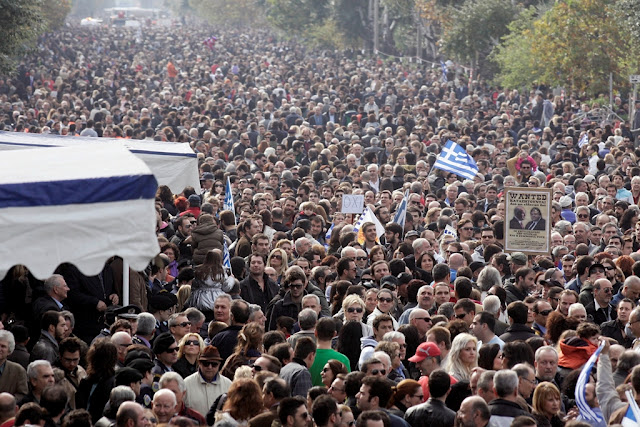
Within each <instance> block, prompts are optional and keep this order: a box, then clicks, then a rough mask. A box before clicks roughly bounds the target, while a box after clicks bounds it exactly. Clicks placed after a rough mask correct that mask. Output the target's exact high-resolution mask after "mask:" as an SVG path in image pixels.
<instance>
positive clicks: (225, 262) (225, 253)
mask: <svg viewBox="0 0 640 427" xmlns="http://www.w3.org/2000/svg"><path fill="white" fill-rule="evenodd" d="M222 266H223V267H224V268H228V269H229V270H231V255H229V247H228V246H227V241H226V240H225V241H224V247H223V248H222Z"/></svg>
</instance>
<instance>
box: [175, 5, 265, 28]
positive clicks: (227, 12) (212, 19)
mask: <svg viewBox="0 0 640 427" xmlns="http://www.w3.org/2000/svg"><path fill="white" fill-rule="evenodd" d="M173 1H178V2H184V1H185V0H173ZM187 3H188V4H186V5H185V4H182V5H181V9H180V10H181V11H182V12H181V13H182V14H188V13H195V15H196V16H199V17H201V18H204V19H206V20H207V22H209V23H210V24H213V25H235V26H238V25H254V24H257V23H259V22H261V19H262V16H263V13H264V7H263V6H262V2H261V1H260V0H188V1H187Z"/></svg>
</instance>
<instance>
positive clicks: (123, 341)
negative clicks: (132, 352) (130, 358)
mask: <svg viewBox="0 0 640 427" xmlns="http://www.w3.org/2000/svg"><path fill="white" fill-rule="evenodd" d="M111 342H112V343H113V344H114V345H115V346H116V349H117V351H118V363H117V366H118V367H120V368H123V367H124V359H125V357H126V356H127V348H129V346H131V345H133V340H132V339H131V335H129V333H128V332H124V331H119V332H116V333H115V334H113V335H112V336H111Z"/></svg>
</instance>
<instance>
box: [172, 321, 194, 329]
mask: <svg viewBox="0 0 640 427" xmlns="http://www.w3.org/2000/svg"><path fill="white" fill-rule="evenodd" d="M173 326H181V327H183V328H186V327H187V326H191V322H182V323H176V324H175V325H173Z"/></svg>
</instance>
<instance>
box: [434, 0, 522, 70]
mask: <svg viewBox="0 0 640 427" xmlns="http://www.w3.org/2000/svg"><path fill="white" fill-rule="evenodd" d="M520 11H521V8H520V6H518V5H514V4H512V3H511V0H467V1H465V3H464V4H463V5H462V7H460V8H459V9H456V10H454V11H453V12H452V19H451V22H450V23H449V24H448V25H447V26H446V27H445V28H444V35H443V38H442V49H443V50H444V51H445V52H446V53H448V54H449V55H451V56H452V57H454V58H455V59H457V60H459V61H461V62H464V63H468V64H469V63H470V64H472V65H473V66H477V65H478V64H479V63H480V61H481V59H483V58H484V57H486V56H487V55H489V53H491V51H492V50H493V48H494V47H495V46H496V45H498V43H499V42H500V39H501V38H502V37H503V36H504V35H506V34H507V32H508V27H507V26H508V25H509V23H511V21H513V20H514V19H515V18H516V17H517V16H518V14H519V13H520Z"/></svg>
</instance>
